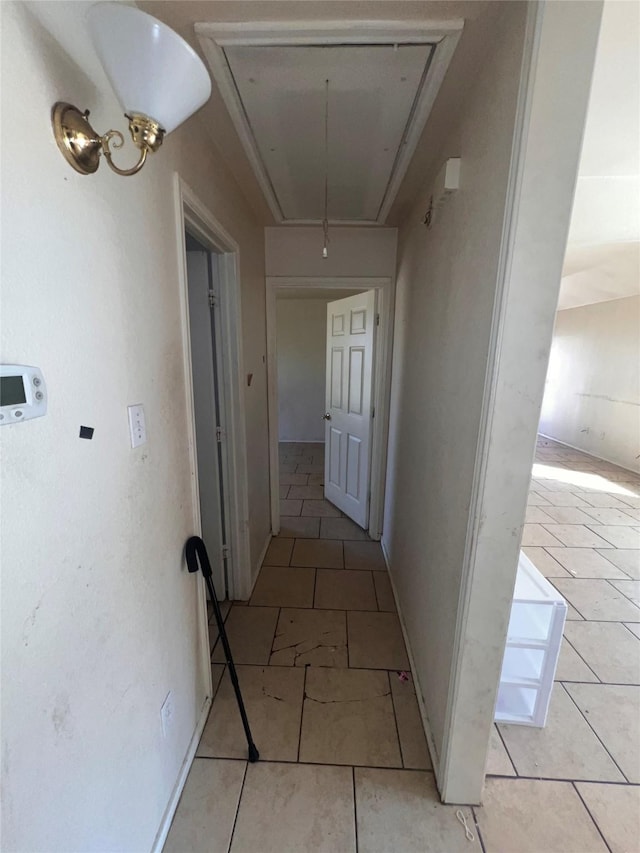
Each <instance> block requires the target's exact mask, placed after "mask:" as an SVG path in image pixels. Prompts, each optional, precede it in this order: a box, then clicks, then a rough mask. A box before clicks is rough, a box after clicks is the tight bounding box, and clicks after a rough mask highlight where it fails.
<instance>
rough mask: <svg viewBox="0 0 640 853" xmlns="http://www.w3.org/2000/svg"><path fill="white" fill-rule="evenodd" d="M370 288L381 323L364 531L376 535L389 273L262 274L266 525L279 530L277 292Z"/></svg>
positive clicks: (387, 367) (387, 394)
mask: <svg viewBox="0 0 640 853" xmlns="http://www.w3.org/2000/svg"><path fill="white" fill-rule="evenodd" d="M304 288H313V289H325V290H327V291H330V290H337V291H340V290H358V289H361V290H375V291H376V306H377V308H376V310H377V312H378V313H379V314H380V326H379V327H378V328H377V330H376V343H375V364H374V393H373V401H374V402H373V405H374V406H375V410H376V416H375V417H374V418H373V426H372V439H371V501H370V505H369V536H370V537H371V538H372V539H380V537H381V536H382V522H383V511H384V487H385V478H386V471H387V440H388V434H389V404H390V398H391V353H392V337H393V316H394V308H395V282H394V280H393V279H392V278H389V277H361V276H359V277H351V278H350V277H345V276H342V277H332V278H329V277H327V278H323V277H321V276H310V277H292V276H267V279H266V317H267V393H268V403H269V465H270V471H271V477H270V480H271V529H272V533H273V535H274V536H277V535H278V533H279V532H280V468H279V460H278V365H277V357H276V356H277V353H276V339H277V338H276V335H277V329H276V292H277V291H278V290H287V289H304Z"/></svg>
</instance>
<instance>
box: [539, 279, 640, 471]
mask: <svg viewBox="0 0 640 853" xmlns="http://www.w3.org/2000/svg"><path fill="white" fill-rule="evenodd" d="M540 431H541V432H542V433H544V434H545V435H548V436H551V438H557V439H558V441H563V442H565V443H566V444H570V445H571V446H572V447H577V448H579V449H580V450H584V451H586V452H587V453H592V454H593V455H594V456H599V457H600V458H601V459H607V460H609V461H610V462H615V463H616V464H617V465H622V466H623V467H624V468H629V469H630V470H631V471H640V296H630V297H628V298H627V299H614V300H611V301H610V302H598V303H596V304H594V305H585V306H583V307H581V308H571V309H569V310H566V311H559V312H558V316H557V319H556V326H555V330H554V334H553V345H552V347H551V358H550V361H549V372H548V374H547V385H546V389H545V395H544V402H543V405H542V416H541V418H540Z"/></svg>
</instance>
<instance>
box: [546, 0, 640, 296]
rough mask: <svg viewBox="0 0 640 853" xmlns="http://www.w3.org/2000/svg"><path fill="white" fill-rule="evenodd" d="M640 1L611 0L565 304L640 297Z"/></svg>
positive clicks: (582, 168)
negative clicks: (639, 42) (639, 46)
mask: <svg viewBox="0 0 640 853" xmlns="http://www.w3.org/2000/svg"><path fill="white" fill-rule="evenodd" d="M639 38H640V5H639V4H637V3H629V2H626V0H608V1H607V2H605V4H604V11H603V16H602V26H601V29H600V38H599V41H598V50H597V54H596V63H595V68H594V73H593V83H592V87H591V97H590V100H589V107H588V111H587V122H586V127H585V132H584V142H583V146H582V155H581V159H580V167H579V171H578V181H577V185H576V194H575V200H574V205H573V213H572V216H571V225H570V228H569V238H568V243H567V252H566V256H565V263H564V269H563V272H562V284H561V287H560V301H559V305H558V307H559V309H560V310H562V309H566V308H576V307H579V306H581V305H590V304H593V303H595V302H602V301H606V300H610V299H621V298H624V297H627V296H635V295H638V294H640V52H639V51H638V40H639Z"/></svg>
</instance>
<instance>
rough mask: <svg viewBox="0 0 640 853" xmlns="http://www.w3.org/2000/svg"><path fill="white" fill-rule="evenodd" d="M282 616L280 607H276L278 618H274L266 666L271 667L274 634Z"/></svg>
mask: <svg viewBox="0 0 640 853" xmlns="http://www.w3.org/2000/svg"><path fill="white" fill-rule="evenodd" d="M281 616H282V607H278V616H277V618H276V624H275V626H274V629H273V637H272V638H271V649H270V651H269V660H268V661H267V663H266V666H272V664H271V655H272V654H273V646H274V643H275V641H276V634H277V633H278V625H279V624H280V617H281Z"/></svg>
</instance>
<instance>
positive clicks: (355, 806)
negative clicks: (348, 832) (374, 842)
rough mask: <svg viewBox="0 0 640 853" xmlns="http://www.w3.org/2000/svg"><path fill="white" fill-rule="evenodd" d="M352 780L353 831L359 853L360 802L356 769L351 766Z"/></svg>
mask: <svg viewBox="0 0 640 853" xmlns="http://www.w3.org/2000/svg"><path fill="white" fill-rule="evenodd" d="M351 780H352V782H353V829H354V832H355V837H356V853H358V800H357V798H356V768H355V767H354V766H353V765H352V766H351Z"/></svg>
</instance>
